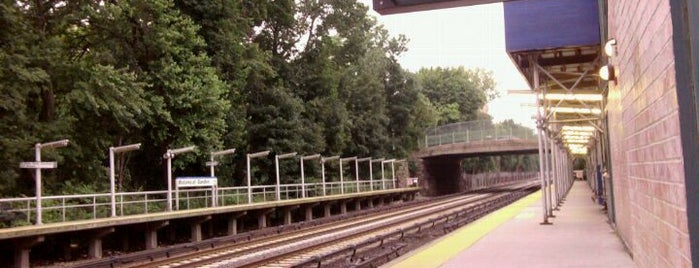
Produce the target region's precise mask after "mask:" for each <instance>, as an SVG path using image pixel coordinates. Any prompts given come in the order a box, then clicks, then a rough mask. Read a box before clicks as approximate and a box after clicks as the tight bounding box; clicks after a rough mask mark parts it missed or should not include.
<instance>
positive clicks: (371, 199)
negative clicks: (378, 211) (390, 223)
mask: <svg viewBox="0 0 699 268" xmlns="http://www.w3.org/2000/svg"><path fill="white" fill-rule="evenodd" d="M366 205H367V207H368V208H370V209H371V208H374V199H373V198H369V199H367V203H366Z"/></svg>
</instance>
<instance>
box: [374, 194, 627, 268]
mask: <svg viewBox="0 0 699 268" xmlns="http://www.w3.org/2000/svg"><path fill="white" fill-rule="evenodd" d="M591 195H592V193H591V191H590V189H589V187H588V186H587V185H586V184H585V183H584V182H582V181H576V182H575V183H574V184H573V186H572V188H571V190H570V192H569V193H568V195H567V197H566V201H565V203H564V204H563V205H562V206H561V207H560V211H556V212H555V213H554V215H555V218H550V219H549V221H551V222H552V223H553V224H551V225H541V224H540V223H541V221H542V219H541V211H542V208H541V192H540V191H538V192H536V193H533V194H531V195H529V196H527V197H525V198H523V199H521V200H519V201H517V202H515V203H513V204H511V205H509V206H507V207H505V208H502V209H500V210H498V211H496V212H493V213H491V214H489V215H487V216H485V217H483V218H482V219H480V220H478V221H475V222H473V223H471V224H469V225H466V226H464V227H462V228H460V229H457V230H456V231H454V232H453V233H451V234H450V235H448V236H445V237H443V238H441V239H439V240H437V241H434V242H432V243H430V244H427V245H425V246H423V247H422V248H420V249H418V250H416V251H413V253H410V254H407V255H405V256H403V257H401V258H398V259H396V260H394V261H392V262H390V263H388V264H386V265H384V267H421V268H422V267H466V266H468V267H635V264H634V263H633V260H632V259H631V257H630V255H629V253H628V252H627V250H626V248H625V247H624V245H623V243H622V241H621V240H620V239H619V238H618V237H617V235H616V233H615V231H614V230H613V229H612V228H611V226H610V225H609V223H608V222H607V217H606V214H605V211H604V210H603V208H602V207H601V206H599V205H597V204H595V203H593V202H592V201H591V200H590V196H591Z"/></svg>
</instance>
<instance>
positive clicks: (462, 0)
mask: <svg viewBox="0 0 699 268" xmlns="http://www.w3.org/2000/svg"><path fill="white" fill-rule="evenodd" d="M507 1H510V0H374V2H373V3H374V10H375V11H376V12H377V13H379V14H381V15H389V14H400V13H409V12H416V11H427V10H434V9H444V8H453V7H463V6H473V5H481V4H491V3H499V2H507Z"/></svg>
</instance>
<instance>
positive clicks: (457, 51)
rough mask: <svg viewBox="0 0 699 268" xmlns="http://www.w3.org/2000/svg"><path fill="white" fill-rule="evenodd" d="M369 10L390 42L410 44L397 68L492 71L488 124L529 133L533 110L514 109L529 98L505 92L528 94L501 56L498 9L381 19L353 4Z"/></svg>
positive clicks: (497, 6) (489, 7) (485, 7)
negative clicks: (505, 123) (509, 124)
mask: <svg viewBox="0 0 699 268" xmlns="http://www.w3.org/2000/svg"><path fill="white" fill-rule="evenodd" d="M359 1H360V2H362V3H364V4H366V5H368V6H369V7H370V11H369V13H370V15H372V16H374V17H376V18H377V20H378V22H379V23H380V24H383V25H384V27H385V28H386V29H387V30H388V31H389V32H390V34H391V35H392V36H397V35H398V34H404V35H406V36H407V37H408V39H410V42H409V43H408V52H406V53H405V54H403V55H402V57H401V58H400V59H399V61H400V64H401V65H402V66H403V68H406V69H408V70H410V71H418V70H419V69H420V68H422V67H456V66H464V67H466V68H477V67H479V68H483V69H487V70H491V71H493V74H494V77H495V81H496V82H497V86H496V90H498V91H499V92H500V96H501V97H500V98H498V99H496V100H494V101H492V102H491V103H489V104H488V108H489V111H488V112H489V113H490V114H491V115H492V116H493V118H494V121H496V122H500V121H502V120H505V119H513V120H514V121H515V122H517V123H519V124H523V125H525V126H528V127H532V128H533V127H534V126H535V123H534V120H533V119H531V116H532V115H533V114H534V111H535V109H534V108H531V107H521V106H520V103H534V100H533V99H531V98H533V97H531V96H522V95H509V96H508V95H507V90H511V89H528V88H529V87H528V86H527V84H526V82H525V81H524V78H523V77H522V76H521V75H520V74H519V72H518V71H517V69H516V68H515V66H514V64H513V63H512V61H511V60H510V58H509V57H508V56H507V53H505V30H504V21H503V9H502V4H501V3H496V4H489V5H478V6H470V7H461V8H451V9H441V10H433V11H422V12H414V13H405V14H397V15H387V16H381V15H379V14H378V13H376V12H374V11H373V9H371V2H372V1H371V0H359Z"/></svg>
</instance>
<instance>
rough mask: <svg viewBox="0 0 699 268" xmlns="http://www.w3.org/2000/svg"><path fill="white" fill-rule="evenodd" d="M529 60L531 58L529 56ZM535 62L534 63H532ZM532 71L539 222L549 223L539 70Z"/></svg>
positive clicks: (533, 69)
mask: <svg viewBox="0 0 699 268" xmlns="http://www.w3.org/2000/svg"><path fill="white" fill-rule="evenodd" d="M530 60H531V58H530ZM534 64H536V63H534ZM532 72H533V77H534V90H536V91H537V92H536V94H535V96H536V108H537V111H536V124H537V130H538V134H539V135H538V136H539V138H538V143H539V177H540V179H541V208H542V209H543V213H542V216H543V222H541V224H549V220H548V210H547V209H546V208H547V204H546V178H545V174H544V172H545V169H544V162H545V160H544V146H543V143H544V135H545V134H544V118H543V116H542V111H541V101H540V100H539V94H540V92H539V90H540V88H539V72H538V71H537V70H536V68H532Z"/></svg>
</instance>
